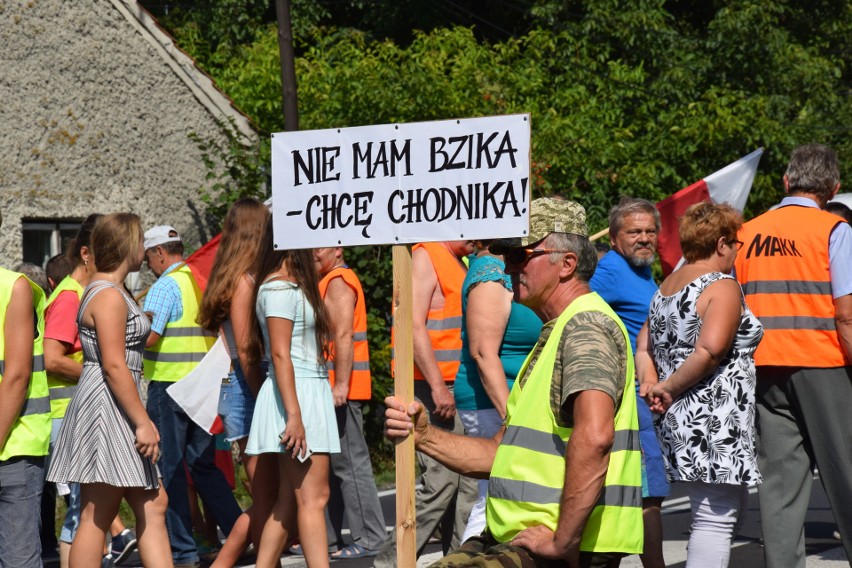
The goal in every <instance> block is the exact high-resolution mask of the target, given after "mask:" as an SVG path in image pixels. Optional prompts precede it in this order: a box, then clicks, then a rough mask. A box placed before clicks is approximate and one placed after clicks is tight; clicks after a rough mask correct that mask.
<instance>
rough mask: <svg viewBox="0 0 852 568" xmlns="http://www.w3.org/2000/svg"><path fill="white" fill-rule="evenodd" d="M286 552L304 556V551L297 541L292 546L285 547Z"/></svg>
mask: <svg viewBox="0 0 852 568" xmlns="http://www.w3.org/2000/svg"><path fill="white" fill-rule="evenodd" d="M287 552H289V553H290V554H292V555H293V556H304V555H305V551H303V550H302V545H301V544H299V543H298V542H297V543H296V544H294V545H293V546H291V547H290V548H289V549H287Z"/></svg>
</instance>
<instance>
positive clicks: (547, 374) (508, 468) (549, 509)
mask: <svg viewBox="0 0 852 568" xmlns="http://www.w3.org/2000/svg"><path fill="white" fill-rule="evenodd" d="M584 311H599V312H602V313H604V314H606V315H607V316H608V317H610V318H612V319H613V320H614V321H616V322H617V323H618V326H619V328H620V329H621V332H622V334H623V337H624V346H625V350H626V354H627V369H626V373H625V383H624V384H625V387H624V391H623V394H622V397H621V404H620V405H619V407H618V409H617V410H616V413H615V421H614V441H613V446H612V449H611V450H610V455H609V465H608V467H607V473H606V478H605V480H604V484H603V487H602V489H601V494H600V496H599V498H598V502H597V504H596V506H595V508H594V509H593V510H592V512H591V513H590V515H589V518H588V519H587V521H586V525H585V528H584V530H583V536H582V539H581V541H580V550H582V551H587V552H595V551H598V552H624V553H628V554H634V553H641V552H642V546H643V521H642V454H641V452H640V450H639V429H638V421H637V415H636V397H635V396H634V394H633V388H632V385H633V373H634V368H633V355H632V353H631V350H630V340H629V338H628V335H627V330H626V329H625V328H624V325H623V324H622V323H621V320H619V319H618V317H617V316H616V315H615V313H614V312H613V311H612V309H611V308H610V307H609V306H608V305H607V304H606V303H605V302H604V301H603V300H602V299H601V297H600V296H598V295H597V294H595V293H591V294H586V295H584V296H581V297H579V298H577V299H575V300H574V301H573V302H572V303H571V305H569V306H568V308H567V309H566V310H565V311H564V312H562V314H561V315H560V316H559V318H558V319H557V320H556V323H555V325H554V327H553V330H552V331H551V333H550V335H549V336H548V340H547V343H545V345H544V347H543V348H542V350H541V352H540V353H539V355H538V359H537V361H536V362H535V365H534V366H533V368H532V369H530V372H529V374H528V376H527V378H526V381H525V382H524V384H523V387H522V386H521V381H520V380H516V381H515V385H514V387H513V388H512V391H511V393H510V394H509V400H508V403H507V427H506V431H505V432H504V435H503V439H502V440H501V442H500V446H499V447H498V449H497V454H496V456H495V457H494V464H493V467H492V469H491V477H490V479H489V482H488V496H487V498H486V519H487V522H486V524H487V527H488V530H489V532H490V533H491V534H492V535H493V536H494V538H495V539H497V541H498V542H508V541H509V540H511V539H512V538H513V537H514V536H515V535H516V534H517V533H518V532H520V531H521V530H523V529H524V528H526V527H529V526H534V525H544V526H546V527H548V528H550V529H551V530H555V529H556V525H557V523H558V521H559V514H560V508H561V500H562V490H563V485H564V481H565V454H566V448H567V444H568V440H569V439H570V437H571V433H572V429H571V428H565V427H562V426H560V425H559V424H558V423H557V421H556V418H555V417H554V415H553V412H552V411H551V409H550V387H551V382H552V378H553V369H554V365H555V362H556V357H557V352H558V350H559V347H560V344H561V342H562V333H563V330H564V329H565V325H566V324H567V323H568V321H570V319H571V318H572V317H574V316H575V315H576V314H578V313H580V312H584ZM529 365H530V357H528V358H527V361H526V362H525V363H524V366H523V367H522V369H521V372H520V374H519V375H518V377H519V378H520V377H523V376H524V373H525V372H526V371H527V368H528V366H529Z"/></svg>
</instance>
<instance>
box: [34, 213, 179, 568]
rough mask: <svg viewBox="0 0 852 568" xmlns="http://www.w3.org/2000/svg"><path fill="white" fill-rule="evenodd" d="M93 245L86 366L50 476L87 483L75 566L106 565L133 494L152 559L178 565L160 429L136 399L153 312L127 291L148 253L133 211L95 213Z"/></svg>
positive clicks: (143, 548)
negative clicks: (107, 543)
mask: <svg viewBox="0 0 852 568" xmlns="http://www.w3.org/2000/svg"><path fill="white" fill-rule="evenodd" d="M91 249H92V253H93V256H94V260H95V264H96V266H97V268H98V272H96V273H95V274H94V275H93V276H92V279H91V282H90V283H89V285H88V286H87V287H86V290H85V291H84V293H83V297H82V300H81V304H80V311H79V313H78V315H77V325H78V326H79V330H80V340H81V343H82V346H83V372H82V375H81V376H80V382H79V384H78V386H77V390H76V392H75V393H74V396H73V398H72V399H71V402H70V403H69V405H68V410H67V412H66V415H65V421H64V422H63V423H62V428H61V429H60V431H59V439H58V440H57V443H56V447H55V449H54V456H53V459H52V460H51V464H50V469H49V471H48V475H47V478H48V480H49V481H53V482H63V483H68V482H76V483H79V484H80V486H81V491H80V496H81V515H80V527H79V529H78V530H77V535H76V537H75V538H74V543H73V544H72V545H71V559H70V560H71V565H72V566H100V564H101V555H102V552H103V544H104V538H105V536H106V531H107V530H108V529H109V525H110V523H111V521H112V520H113V519H114V518H115V515H116V514H117V513H118V508H119V505H120V503H121V500H122V499H126V500H127V502H128V503H129V504H130V506H131V508H132V509H133V512H134V513H135V514H136V522H137V524H136V529H137V538H138V546H139V554H140V555H141V556H142V562H143V563H144V564H145V565H146V566H164V567H167V568H168V567H170V566H172V565H173V564H172V555H171V549H170V547H169V537H168V533H167V531H166V507H167V504H168V497H167V496H166V492H165V489H164V488H163V485H162V483H161V482H160V479H159V471H158V469H157V466H156V462H157V457H158V454H159V448H158V444H159V441H160V435H159V433H158V432H157V428H156V427H155V426H154V424H153V422H152V421H151V419H150V418H149V416H148V413H147V412H146V411H145V407H144V406H143V405H142V401H141V400H140V398H139V391H138V384H139V380H140V379H141V373H142V349H143V348H144V346H145V339H146V338H147V337H148V332H149V331H150V322H149V321H148V318H147V316H145V314H144V313H142V310H141V309H140V308H139V306H138V305H137V304H136V302H135V301H134V300H133V298H131V297H130V296H129V295H128V294H127V293H126V292H125V291H124V288H123V285H122V284H123V282H124V279H125V278H126V277H127V274H128V273H129V272H134V271H137V270H139V268H140V267H141V266H142V260H143V258H144V254H145V251H144V249H143V247H142V225H141V223H140V221H139V217H138V216H136V215H134V214H132V213H113V214H110V215H105V216H103V217H101V218H100V219H98V221H97V223H96V224H95V228H94V230H93V231H92V237H91Z"/></svg>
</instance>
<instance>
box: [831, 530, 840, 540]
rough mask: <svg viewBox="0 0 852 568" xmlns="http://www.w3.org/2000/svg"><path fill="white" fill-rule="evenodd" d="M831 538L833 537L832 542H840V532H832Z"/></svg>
mask: <svg viewBox="0 0 852 568" xmlns="http://www.w3.org/2000/svg"><path fill="white" fill-rule="evenodd" d="M831 536H833V537H834V540H842V539H841V538H840V531H834V534H832V535H831Z"/></svg>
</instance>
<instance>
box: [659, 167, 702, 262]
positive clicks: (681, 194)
mask: <svg viewBox="0 0 852 568" xmlns="http://www.w3.org/2000/svg"><path fill="white" fill-rule="evenodd" d="M702 201H710V192H709V191H708V190H707V184H706V183H705V182H704V180H699V181H697V182H695V183H694V184H692V185H690V186H688V187H685V188H683V189H681V190H680V191H678V192H677V193H675V194H673V195H670V196H668V197H666V198H665V199H663V200H662V201H660V202H659V203H657V211H659V212H660V225H661V227H660V234H659V235H658V239H657V252H658V253H659V255H660V264H661V265H662V267H663V275H664V276H668V275H669V274H671V273H672V271H673V270H674V269H675V266H677V263H678V262H680V259H681V257H682V256H683V254H682V253H681V250H680V238H679V237H678V227H679V226H680V218H681V216H683V213H684V212H685V211H686V210H687V208H689V206H690V205H693V204H694V203H700V202H702Z"/></svg>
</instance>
